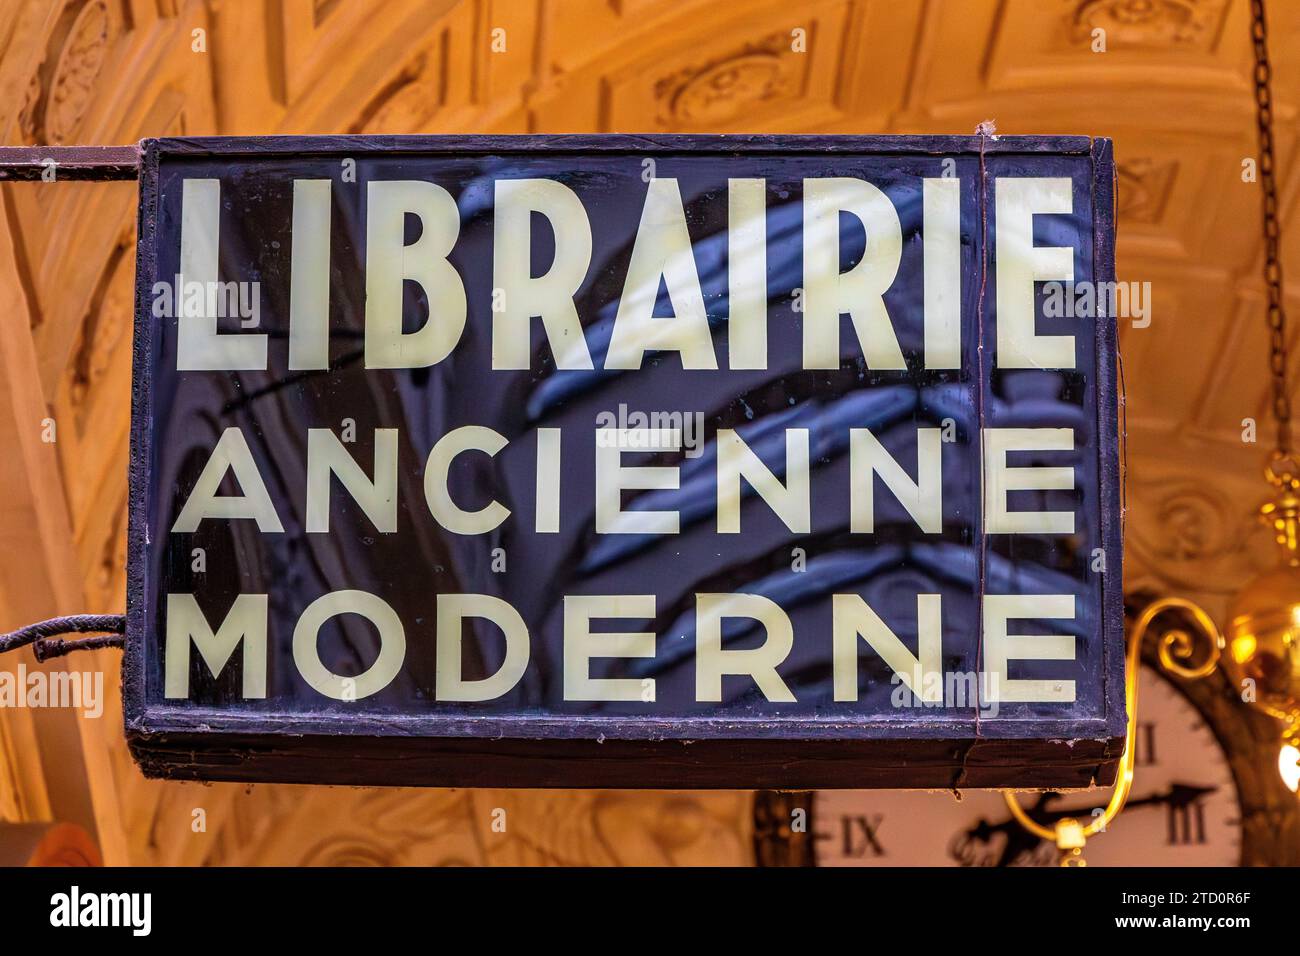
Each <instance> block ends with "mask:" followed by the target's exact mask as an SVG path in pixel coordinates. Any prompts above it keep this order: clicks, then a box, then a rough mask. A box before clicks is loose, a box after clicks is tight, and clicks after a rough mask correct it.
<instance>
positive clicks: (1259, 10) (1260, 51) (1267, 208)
mask: <svg viewBox="0 0 1300 956" xmlns="http://www.w3.org/2000/svg"><path fill="white" fill-rule="evenodd" d="M1250 13H1251V27H1250V35H1251V40H1252V41H1253V45H1254V48H1255V121H1256V125H1257V126H1258V129H1259V181H1260V186H1261V187H1262V189H1261V192H1262V195H1263V203H1264V284H1265V286H1266V287H1267V290H1268V329H1269V357H1268V367H1269V373H1270V374H1271V376H1272V379H1273V384H1272V388H1273V417H1274V418H1275V419H1276V420H1277V451H1276V454H1275V457H1276V458H1278V459H1285V458H1289V457H1290V455H1291V397H1290V394H1289V393H1288V390H1287V364H1288V356H1287V342H1286V309H1285V306H1284V304H1283V301H1282V256H1281V252H1280V245H1281V243H1280V240H1281V232H1282V230H1281V225H1280V223H1279V221H1278V214H1277V180H1276V178H1275V176H1274V168H1275V163H1274V158H1273V94H1272V90H1271V82H1272V78H1273V70H1272V67H1271V66H1270V65H1269V62H1268V21H1267V20H1266V19H1265V17H1264V0H1250Z"/></svg>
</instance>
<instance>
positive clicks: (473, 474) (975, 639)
mask: <svg viewBox="0 0 1300 956" xmlns="http://www.w3.org/2000/svg"><path fill="white" fill-rule="evenodd" d="M1113 201H1114V168H1113V164H1112V160H1111V148H1110V143H1109V141H1107V140H1102V139H1088V138H1085V137H1002V138H996V139H995V138H991V137H947V136H919V137H768V136H746V137H731V136H688V137H681V136H662V137H646V136H585V137H575V136H556V137H328V138H311V137H309V138H297V137H294V138H259V139H168V140H153V141H147V142H146V143H145V152H144V161H143V165H142V167H141V198H140V202H141V206H140V233H139V269H138V290H137V325H136V341H135V379H134V402H133V417H132V458H131V530H130V541H131V544H130V558H129V565H130V567H129V571H130V594H129V608H128V617H129V633H128V641H127V648H128V649H127V655H126V660H125V665H124V685H125V697H126V729H127V735H128V739H129V741H130V744H131V749H132V752H133V753H134V755H135V757H136V759H137V760H138V761H139V763H140V764H141V766H142V767H143V769H144V770H145V772H146V773H149V774H153V775H159V776H166V777H176V778H200V779H227V780H280V781H291V782H320V783H338V784H407V785H435V786H436V785H443V786H542V787H567V786H573V787H600V786H608V787H756V788H759V787H761V788H811V787H991V786H1043V787H1047V786H1051V787H1068V786H1087V785H1088V784H1089V783H1091V782H1093V781H1099V782H1108V781H1110V780H1112V779H1113V777H1114V773H1115V768H1116V762H1117V760H1118V757H1119V755H1120V752H1121V749H1122V746H1123V735H1124V730H1125V711H1124V693H1123V666H1124V661H1123V658H1124V655H1123V647H1124V644H1123V629H1122V607H1121V543H1120V530H1119V517H1120V510H1119V464H1118V450H1117V443H1118V427H1117V405H1118V402H1117V395H1116V387H1115V359H1116V331H1115V322H1116V320H1115V318H1114V305H1115V301H1116V294H1115V293H1116V291H1117V287H1116V283H1115V281H1114V265H1113V260H1114V210H1113Z"/></svg>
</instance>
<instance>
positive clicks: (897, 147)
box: [122, 135, 1126, 789]
mask: <svg viewBox="0 0 1300 956" xmlns="http://www.w3.org/2000/svg"><path fill="white" fill-rule="evenodd" d="M827 152H836V153H882V152H883V153H889V154H904V155H928V156H934V157H942V156H954V157H967V158H970V157H976V158H978V159H979V161H980V162H981V164H982V162H983V160H984V159H985V158H986V157H991V156H1005V155H1009V154H1023V155H1026V156H1032V155H1035V154H1038V155H1043V154H1059V155H1067V156H1076V157H1087V158H1089V160H1090V161H1091V164H1092V183H1091V190H1092V203H1093V207H1092V210H1091V217H1092V228H1093V236H1092V238H1093V253H1094V255H1093V263H1092V267H1093V268H1092V273H1093V276H1094V278H1095V280H1096V281H1098V282H1104V281H1113V280H1114V225H1115V213H1114V195H1115V193H1114V188H1115V183H1114V177H1115V173H1114V164H1113V161H1112V156H1111V143H1110V141H1109V140H1106V139H1099V138H1098V139H1093V138H1088V137H1077V136H1050V137H1012V136H1008V137H997V138H994V137H988V136H909V137H895V136H861V137H856V136H855V137H841V136H833V137H822V136H808V137H796V136H725V137H723V136H622V135H604V136H524V137H499V136H451V137H426V136H419V137H392V136H365V137H266V138H231V139H224V138H199V139H165V140H148V141H145V142H144V143H143V144H142V156H141V164H140V169H139V181H140V216H139V240H138V272H137V318H136V329H135V339H134V377H133V388H132V424H131V458H130V512H129V549H128V550H129V554H128V632H127V641H126V653H125V658H124V661H123V671H122V676H123V688H124V690H123V695H124V710H125V726H126V735H127V739H128V741H129V744H130V749H131V752H132V754H133V755H134V757H135V759H136V760H137V761H138V762H139V764H140V766H141V768H142V769H143V771H144V772H145V773H146V775H149V776H159V777H168V778H173V779H196V780H237V781H282V782H290V783H318V784H348V785H416V786H493V787H582V788H591V787H610V788H613V787H618V788H624V787H635V788H764V789H809V788H872V787H888V788H892V787H908V788H945V789H946V788H968V787H1017V788H1034V787H1051V788H1061V787H1086V786H1089V785H1091V784H1094V783H1096V784H1106V783H1109V782H1111V781H1112V780H1113V778H1114V775H1115V771H1116V767H1117V763H1118V760H1119V757H1120V754H1121V751H1122V749H1123V745H1124V734H1125V727H1126V718H1125V700H1124V630H1123V611H1122V594H1121V582H1122V566H1121V555H1122V541H1121V531H1120V527H1121V505H1120V494H1119V489H1120V484H1121V474H1120V449H1119V422H1118V409H1119V398H1118V393H1117V384H1116V356H1117V339H1116V327H1115V319H1114V317H1110V316H1102V317H1099V318H1098V319H1097V320H1096V328H1095V332H1096V334H1095V355H1096V375H1097V381H1096V388H1097V395H1098V399H1099V411H1098V418H1097V421H1096V435H1097V444H1098V453H1099V464H1098V474H1099V476H1100V478H1101V497H1100V499H1099V503H1100V521H1101V534H1102V540H1103V542H1104V546H1105V551H1106V556H1107V558H1106V561H1107V571H1106V574H1105V577H1104V582H1103V586H1102V588H1103V590H1102V594H1103V597H1102V605H1103V606H1102V608H1101V610H1100V615H1099V619H1100V620H1101V622H1102V633H1100V634H1098V635H1096V640H1098V641H1099V642H1100V644H1101V647H1102V668H1101V674H1100V679H1101V681H1102V699H1103V702H1104V716H1102V717H1098V718H1096V719H1089V720H1082V721H1080V720H1070V721H1060V720H1051V719H1041V720H1033V721H1030V722H1022V721H1007V722H994V723H992V724H990V723H985V724H983V725H982V726H981V724H980V721H979V720H978V719H975V720H974V721H972V722H970V723H969V725H966V726H964V727H963V728H962V732H961V733H960V734H955V735H954V734H945V735H944V736H942V737H940V736H936V728H935V726H934V724H933V723H931V722H930V721H928V720H926V719H925V715H924V714H923V713H920V714H917V715H916V716H899V717H895V718H891V719H889V720H881V721H874V722H870V723H860V724H857V725H855V726H853V727H846V725H845V722H844V721H842V720H835V719H813V718H804V717H800V718H792V719H788V720H770V721H755V720H743V721H741V720H733V719H727V718H712V717H690V718H652V717H644V718H629V719H626V720H620V721H618V722H617V723H616V724H614V723H611V722H610V721H609V720H608V719H606V718H585V717H562V718H561V717H555V716H508V717H492V716H481V715H463V716H448V715H434V714H423V715H422V714H400V715H393V716H390V717H382V718H380V717H376V716H373V715H355V716H353V715H340V714H337V713H324V714H314V715H313V714H309V713H258V714H252V713H240V712H236V711H230V710H224V709H221V708H211V707H196V706H192V705H188V704H185V703H171V704H168V703H163V702H160V701H157V700H150V699H149V698H148V695H147V690H146V655H147V654H149V653H150V648H151V646H152V645H151V642H155V641H157V640H158V637H157V635H154V634H151V632H150V626H149V623H148V621H147V619H146V588H147V587H148V586H149V582H148V580H147V561H146V556H147V554H148V551H149V548H150V541H151V539H152V538H153V537H154V536H157V535H165V534H166V533H167V531H166V529H151V528H149V527H147V519H146V515H147V512H146V502H145V493H146V480H147V476H148V469H149V467H150V461H151V442H152V441H153V435H152V432H151V428H150V423H151V416H152V411H153V405H154V400H155V396H154V392H153V379H152V371H153V367H154V356H153V354H152V351H151V349H152V341H153V338H152V336H151V332H150V330H151V327H152V324H153V323H155V322H157V321H159V320H157V319H154V318H153V317H152V316H151V315H150V314H149V313H148V310H147V309H146V308H145V305H144V303H146V302H147V301H148V297H149V293H150V289H151V288H152V286H153V283H154V282H155V281H156V279H157V278H158V276H157V273H158V268H157V266H158V263H157V257H156V244H157V241H158V227H159V222H158V215H159V206H158V204H159V167H160V163H162V162H165V161H166V160H167V159H169V158H175V157H209V158H215V159H222V160H225V159H229V160H232V161H233V160H244V161H250V162H255V161H256V160H257V159H258V158H260V157H276V156H279V157H283V156H292V155H299V154H311V155H313V156H330V157H335V158H338V157H345V156H347V157H358V156H365V155H367V154H372V153H384V154H401V153H408V154H421V155H447V154H466V153H473V154H490V155H502V156H522V155H527V156H537V155H570V156H575V157H581V156H615V155H635V156H649V157H657V156H680V155H684V154H691V155H708V154H712V155H718V156H755V155H782V156H788V155H792V154H799V153H804V154H809V155H825V154H826V153H827ZM981 168H982V166H981ZM980 546H981V547H983V545H980Z"/></svg>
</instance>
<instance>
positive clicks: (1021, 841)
mask: <svg viewBox="0 0 1300 956" xmlns="http://www.w3.org/2000/svg"><path fill="white" fill-rule="evenodd" d="M1218 789H1219V788H1218V786H1217V785H1216V786H1209V787H1201V786H1196V785H1195V784H1187V783H1179V782H1174V783H1171V784H1170V785H1169V788H1168V789H1167V790H1165V791H1164V792H1160V793H1152V794H1149V795H1147V796H1145V797H1141V798H1138V799H1136V800H1135V799H1130V800H1129V801H1128V804H1127V806H1128V807H1130V808H1132V807H1137V806H1159V805H1163V804H1168V805H1170V806H1173V807H1185V806H1190V805H1191V804H1193V803H1195V802H1196V801H1197V800H1199V799H1201V798H1202V797H1204V796H1205V795H1206V794H1210V793H1214V792H1215V791H1216V790H1218ZM1060 799H1061V795H1060V794H1059V793H1051V792H1049V793H1042V794H1039V796H1038V800H1037V802H1036V803H1035V804H1034V806H1033V807H1032V808H1031V809H1029V810H1028V813H1029V815H1030V817H1031V818H1033V819H1034V820H1037V821H1038V822H1039V823H1041V824H1042V825H1043V826H1050V825H1051V824H1054V823H1056V822H1057V821H1058V820H1061V819H1064V818H1065V817H1071V816H1073V817H1077V816H1079V815H1080V814H1081V813H1082V814H1085V815H1086V814H1089V813H1091V812H1092V810H1093V808H1092V807H1073V808H1061V809H1048V805H1049V804H1051V803H1052V802H1054V801H1057V800H1060ZM998 833H1003V834H1005V835H1006V842H1005V844H1004V845H1003V849H1002V852H1001V853H1000V854H999V855H998V861H997V863H996V864H995V865H996V866H1009V865H1011V863H1012V862H1014V861H1015V860H1016V859H1017V858H1018V857H1019V856H1020V855H1021V854H1022V853H1026V852H1029V851H1032V850H1033V849H1034V847H1036V846H1037V845H1038V844H1039V843H1040V842H1041V839H1040V838H1039V837H1037V836H1035V835H1033V834H1031V833H1029V832H1028V831H1027V830H1025V829H1024V828H1023V827H1021V826H1020V824H1018V823H1017V822H1016V821H1015V820H1014V819H1013V818H1011V817H1009V816H1008V817H1007V818H1005V819H1003V820H1001V821H999V822H997V823H993V822H991V821H989V820H986V819H984V818H980V820H979V821H978V822H977V823H975V825H974V826H971V827H969V828H967V829H966V830H965V831H964V834H963V835H964V836H965V837H966V838H967V839H970V840H974V841H977V842H979V843H983V844H987V843H989V841H990V840H991V839H992V838H993V836H994V835H995V834H998Z"/></svg>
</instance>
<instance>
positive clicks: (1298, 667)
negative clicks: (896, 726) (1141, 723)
mask: <svg viewBox="0 0 1300 956" xmlns="http://www.w3.org/2000/svg"><path fill="white" fill-rule="evenodd" d="M1250 7H1251V40H1252V45H1253V47H1254V84H1255V119H1256V126H1257V129H1258V137H1259V162H1258V169H1259V182H1260V186H1261V195H1262V199H1263V227H1264V269H1263V274H1264V284H1265V287H1266V289H1267V294H1268V305H1267V320H1268V328H1269V352H1268V366H1269V375H1270V390H1271V399H1272V401H1271V404H1272V408H1273V418H1274V421H1275V423H1276V426H1277V432H1276V442H1275V445H1274V450H1273V452H1272V455H1271V456H1270V459H1269V462H1268V465H1267V466H1266V467H1265V469H1264V477H1265V479H1266V480H1267V482H1268V483H1269V485H1270V486H1271V488H1272V496H1271V497H1270V498H1269V500H1268V501H1266V502H1265V503H1264V504H1263V505H1261V506H1260V509H1259V517H1260V520H1262V521H1263V522H1265V523H1266V524H1267V525H1268V526H1269V528H1271V529H1272V531H1273V535H1274V539H1275V540H1276V542H1277V544H1278V547H1279V548H1280V550H1281V555H1280V560H1279V563H1278V566H1277V567H1276V568H1274V569H1273V570H1271V571H1267V572H1265V573H1264V574H1261V575H1259V576H1258V577H1256V578H1254V579H1253V580H1252V581H1250V582H1249V583H1248V584H1246V585H1245V587H1243V588H1242V589H1241V590H1240V591H1239V592H1238V593H1237V595H1236V597H1235V598H1234V599H1233V600H1232V602H1231V604H1230V605H1229V608H1228V628H1227V633H1226V634H1220V632H1219V629H1218V628H1217V627H1216V626H1215V623H1214V620H1213V619H1212V618H1211V617H1210V616H1209V615H1208V614H1207V613H1206V612H1205V611H1204V610H1203V609H1202V608H1201V607H1199V606H1198V605H1196V604H1195V603H1193V602H1192V601H1188V600H1186V599H1184V598H1177V597H1170V598H1163V599H1161V600H1157V601H1154V602H1152V603H1151V604H1149V605H1147V606H1146V607H1145V608H1144V609H1143V610H1142V613H1141V614H1140V615H1139V616H1138V618H1137V620H1136V621H1135V622H1134V625H1133V628H1132V633H1131V634H1130V636H1129V647H1128V653H1127V661H1126V664H1127V677H1126V680H1125V690H1126V697H1127V711H1128V737H1127V740H1126V743H1125V749H1124V759H1123V761H1122V763H1121V766H1120V770H1119V774H1118V777H1117V780H1116V782H1115V789H1114V791H1113V793H1112V795H1111V798H1110V801H1109V803H1108V804H1107V805H1106V807H1105V809H1104V810H1103V811H1101V812H1100V813H1098V814H1096V815H1095V817H1094V819H1092V820H1091V821H1089V822H1088V823H1086V824H1085V823H1083V822H1082V821H1080V820H1077V819H1073V818H1066V819H1062V820H1058V821H1057V822H1056V824H1055V826H1054V827H1047V826H1044V825H1043V824H1041V823H1039V822H1038V821H1037V820H1034V819H1033V818H1032V817H1030V816H1029V814H1028V813H1027V812H1026V811H1025V809H1024V808H1023V807H1021V806H1020V803H1019V802H1018V801H1017V800H1016V796H1015V793H1014V792H1012V791H1007V792H1006V793H1004V796H1005V798H1006V802H1007V807H1008V808H1009V809H1010V810H1011V813H1012V815H1013V816H1014V817H1015V819H1016V820H1017V821H1018V822H1019V823H1020V825H1021V826H1022V827H1024V828H1025V829H1026V830H1028V831H1029V832H1031V833H1033V834H1034V835H1036V836H1038V837H1040V838H1042V839H1044V840H1052V841H1053V842H1055V844H1056V846H1057V849H1058V850H1059V851H1060V853H1061V865H1062V866H1085V865H1086V863H1085V862H1084V859H1083V848H1084V845H1085V843H1086V841H1087V839H1088V838H1089V837H1091V836H1094V835H1095V834H1097V833H1101V832H1104V831H1105V829H1106V827H1107V826H1108V825H1109V824H1110V822H1111V821H1112V820H1114V819H1115V817H1116V816H1118V815H1119V812H1120V811H1121V810H1122V809H1123V808H1124V802H1125V801H1126V800H1127V799H1128V794H1129V791H1130V789H1131V788H1132V785H1133V768H1134V753H1133V750H1134V731H1135V728H1136V717H1137V691H1138V668H1139V667H1140V666H1141V648H1142V643H1143V641H1144V639H1145V638H1146V635H1147V632H1148V631H1149V630H1150V629H1151V628H1152V626H1153V625H1154V624H1155V622H1156V620H1157V619H1158V618H1160V617H1162V616H1163V615H1165V614H1166V613H1168V612H1176V613H1178V614H1181V615H1182V616H1183V618H1184V619H1186V620H1190V621H1191V622H1193V623H1194V624H1195V625H1196V629H1197V630H1198V631H1199V634H1200V636H1201V638H1202V639H1203V642H1204V643H1205V644H1206V645H1207V646H1208V651H1205V650H1200V649H1198V647H1197V643H1198V642H1197V641H1196V640H1195V638H1194V637H1193V635H1192V634H1191V633H1189V632H1188V631H1186V630H1183V629H1181V628H1173V629H1168V630H1166V631H1164V632H1163V634H1162V636H1161V639H1160V643H1159V645H1158V646H1157V650H1158V657H1159V660H1160V664H1161V666H1162V667H1164V668H1165V669H1166V670H1169V671H1171V672H1173V673H1176V674H1178V675H1179V676H1181V677H1184V678H1189V679H1195V678H1202V677H1206V676H1208V675H1209V674H1211V673H1213V672H1214V671H1215V669H1216V668H1219V667H1222V669H1223V671H1224V673H1225V674H1226V675H1227V677H1228V679H1229V680H1230V681H1232V683H1233V684H1234V685H1235V686H1236V687H1237V688H1238V689H1239V691H1240V693H1241V698H1242V700H1243V701H1244V702H1245V703H1247V704H1249V705H1251V706H1254V707H1256V708H1258V709H1259V710H1262V711H1263V712H1265V713H1267V714H1268V715H1270V716H1272V717H1275V718H1277V719H1278V720H1280V721H1282V723H1283V726H1282V735H1281V737H1282V747H1281V751H1280V754H1279V759H1278V769H1279V771H1280V772H1281V774H1282V777H1283V780H1284V781H1285V782H1286V784H1287V786H1288V787H1289V788H1290V789H1292V790H1297V784H1298V783H1300V461H1297V458H1296V455H1295V451H1294V449H1293V446H1292V440H1291V399H1290V393H1289V389H1288V384H1287V367H1288V358H1289V356H1288V352H1287V342H1286V309H1285V304H1284V302H1283V299H1282V259H1281V223H1280V221H1279V218H1278V201H1277V181H1276V176H1275V159H1274V153H1273V98H1272V89H1271V85H1272V68H1271V66H1270V64H1269V60H1268V23H1267V20H1266V18H1265V14H1264V0H1251V4H1250ZM1198 657H1200V658H1203V659H1202V660H1201V661H1200V663H1196V664H1193V663H1191V662H1192V661H1194V660H1195V659H1197V658H1198Z"/></svg>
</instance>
